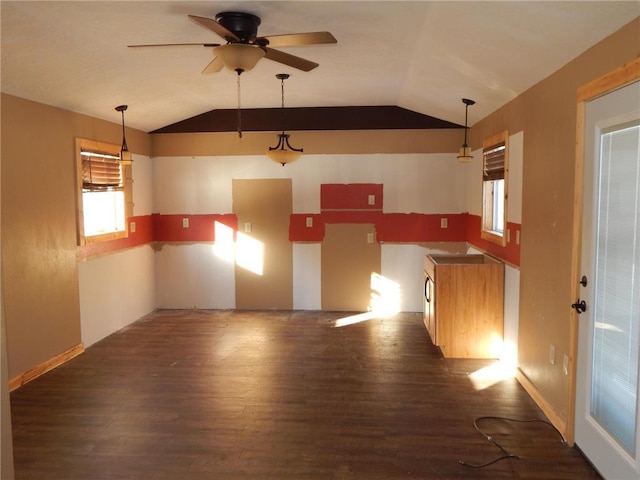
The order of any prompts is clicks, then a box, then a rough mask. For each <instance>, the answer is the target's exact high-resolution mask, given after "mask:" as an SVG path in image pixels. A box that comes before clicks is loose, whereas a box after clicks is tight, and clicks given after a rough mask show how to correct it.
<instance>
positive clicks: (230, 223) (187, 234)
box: [152, 213, 238, 242]
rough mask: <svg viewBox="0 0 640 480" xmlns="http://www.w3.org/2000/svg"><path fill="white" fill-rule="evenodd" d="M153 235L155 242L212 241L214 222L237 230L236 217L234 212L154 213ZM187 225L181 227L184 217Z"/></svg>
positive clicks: (213, 239) (213, 238)
mask: <svg viewBox="0 0 640 480" xmlns="http://www.w3.org/2000/svg"><path fill="white" fill-rule="evenodd" d="M152 216H153V218H154V222H153V223H154V235H153V238H154V240H155V241H156V242H213V241H215V222H220V223H222V224H224V225H226V226H227V227H230V228H233V230H234V232H235V231H237V230H238V217H236V215H234V214H211V215H161V214H159V213H154V214H153V215H152ZM185 218H186V219H188V220H189V226H188V227H186V228H185V227H183V226H182V225H183V224H182V222H183V220H184V219H185Z"/></svg>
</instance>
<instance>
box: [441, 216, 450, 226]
mask: <svg viewBox="0 0 640 480" xmlns="http://www.w3.org/2000/svg"><path fill="white" fill-rule="evenodd" d="M447 227H449V219H448V218H447V217H443V218H441V219H440V228H447Z"/></svg>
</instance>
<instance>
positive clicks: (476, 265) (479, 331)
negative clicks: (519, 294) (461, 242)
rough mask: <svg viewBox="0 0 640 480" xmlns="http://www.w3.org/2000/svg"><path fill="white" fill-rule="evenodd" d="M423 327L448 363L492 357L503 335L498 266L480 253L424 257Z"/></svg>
mask: <svg viewBox="0 0 640 480" xmlns="http://www.w3.org/2000/svg"><path fill="white" fill-rule="evenodd" d="M423 303H424V324H425V326H426V327H427V331H428V332H429V336H430V337H431V340H432V342H433V343H434V345H437V346H438V347H440V350H441V351H442V354H443V355H444V356H445V357H448V358H497V357H498V356H499V353H500V348H501V346H502V341H503V331H504V318H503V310H504V264H503V263H502V262H501V261H499V260H497V259H495V258H493V257H491V256H489V255H483V254H470V255H436V254H432V255H426V256H425V264H424V302H423Z"/></svg>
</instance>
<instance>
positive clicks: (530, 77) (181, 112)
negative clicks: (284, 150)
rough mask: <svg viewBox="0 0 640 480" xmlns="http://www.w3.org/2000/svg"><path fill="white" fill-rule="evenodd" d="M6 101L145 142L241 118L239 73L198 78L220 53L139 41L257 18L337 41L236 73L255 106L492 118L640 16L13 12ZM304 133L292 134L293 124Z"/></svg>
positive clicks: (330, 5)
mask: <svg viewBox="0 0 640 480" xmlns="http://www.w3.org/2000/svg"><path fill="white" fill-rule="evenodd" d="M0 6H1V22H2V24H1V27H2V30H1V40H2V43H1V54H2V63H1V89H2V92H3V93H7V94H11V95H15V96H18V97H22V98H26V99H30V100H34V101H37V102H41V103H45V104H49V105H53V106H56V107H61V108H64V109H67V110H71V111H75V112H79V113H82V114H86V115H90V116H93V117H97V118H101V119H106V120H110V121H113V122H120V113H118V112H116V111H115V110H114V107H115V106H117V105H120V104H128V105H129V109H128V110H127V113H126V121H127V125H128V126H131V127H134V128H138V129H141V130H144V131H153V130H157V129H160V128H162V127H165V126H168V125H171V124H174V123H177V122H180V121H182V120H184V119H189V118H191V117H194V116H198V115H201V114H205V113H206V112H209V111H211V110H219V109H223V110H224V109H234V108H236V107H237V104H238V96H237V80H238V78H237V75H236V74H235V73H234V72H232V71H229V70H226V69H225V70H222V71H220V72H218V73H212V74H202V73H201V71H202V70H203V68H204V67H205V66H206V65H207V64H208V63H209V62H210V61H211V60H212V59H213V53H212V50H213V49H212V48H210V47H209V48H205V47H196V46H191V47H163V48H138V49H132V48H128V47H127V46H128V45H131V44H153V43H191V42H198V43H210V42H222V43H224V41H223V40H222V39H221V38H220V37H218V36H217V35H216V34H214V33H213V32H212V31H210V30H207V29H206V28H204V27H203V26H201V25H199V24H197V23H195V22H193V21H192V20H190V19H189V17H188V15H189V14H191V15H197V16H203V17H210V18H214V17H215V15H216V14H217V13H218V12H222V11H229V10H232V11H244V12H250V13H253V14H255V15H257V16H259V17H260V18H261V20H262V23H261V25H260V27H259V30H258V34H259V35H260V36H267V35H276V34H285V33H298V32H314V31H325V30H326V31H330V32H331V33H332V34H333V35H334V36H335V37H336V39H337V40H338V43H337V44H332V45H308V46H297V47H282V48H279V50H281V51H283V52H287V53H290V54H293V55H296V56H300V57H304V58H306V59H309V60H312V61H314V62H317V63H319V64H320V66H319V67H318V68H315V69H313V70H311V71H309V72H303V71H300V70H296V69H294V68H291V67H287V66H284V65H282V64H279V63H276V62H273V61H271V60H268V59H262V60H260V62H259V63H258V65H257V66H256V67H255V68H254V69H252V70H251V71H248V72H245V73H244V74H242V75H241V77H240V80H241V82H240V83H241V85H240V92H241V97H240V98H241V104H242V107H243V108H246V109H263V108H267V109H273V108H278V107H279V106H280V102H281V90H280V88H281V85H280V81H279V80H277V79H276V78H275V75H276V74H277V73H289V74H290V75H291V77H290V78H289V79H288V80H287V81H286V83H285V92H286V94H285V98H286V106H287V107H299V108H301V107H345V106H357V107H363V106H368V107H370V106H398V107H402V108H403V109H406V110H409V111H412V112H417V113H420V114H423V115H426V116H431V117H436V118H437V119H442V120H444V121H445V122H453V123H456V124H463V123H464V105H463V104H462V102H461V99H462V98H463V97H466V98H471V99H473V100H475V101H476V102H477V103H476V105H474V106H473V107H471V108H470V109H469V123H470V124H471V125H473V123H474V122H476V121H477V120H479V119H481V118H483V117H485V116H486V115H488V114H489V113H491V112H492V111H494V110H496V109H498V108H499V107H501V106H502V105H504V104H505V103H507V102H509V101H510V100H512V99H513V98H515V97H516V96H517V95H518V94H520V93H522V92H523V91H525V90H526V89H528V88H529V87H531V86H533V85H534V84H536V83H537V82H539V81H540V80H542V79H544V78H545V77H547V76H549V75H550V74H551V73H553V72H554V71H556V70H557V69H559V68H560V67H561V66H563V65H564V64H566V63H567V62H569V61H570V60H572V59H573V58H575V57H576V56H578V55H579V54H580V53H582V52H583V51H585V50H587V49H588V48H589V47H591V46H592V45H594V44H595V43H597V42H598V41H600V40H601V39H603V38H604V37H606V36H608V35H609V34H611V33H613V32H614V31H616V30H617V29H619V28H620V27H622V26H623V25H625V24H626V23H628V22H629V21H631V20H633V19H634V18H635V17H637V16H638V15H640V2H637V1H622V2H615V1H585V2H581V1H567V2H559V1H549V2H543V1H533V2H526V1H515V2H506V1H491V2H481V1H470V2H466V1H440V2H432V1H406V2H405V1H241V0H236V1H207V2H193V1H175V0H174V1H155V2H151V1H117V2H103V1H44V2H35V1H5V0H2V1H1V3H0ZM291 127H292V128H291V129H292V130H295V126H294V125H292V126H291Z"/></svg>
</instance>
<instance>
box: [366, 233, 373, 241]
mask: <svg viewBox="0 0 640 480" xmlns="http://www.w3.org/2000/svg"><path fill="white" fill-rule="evenodd" d="M373 241H374V236H373V233H367V243H373Z"/></svg>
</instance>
